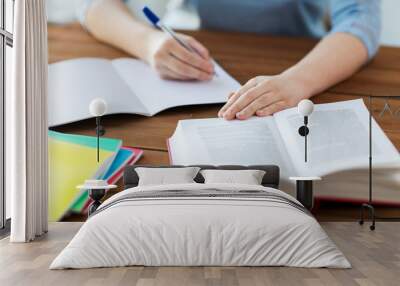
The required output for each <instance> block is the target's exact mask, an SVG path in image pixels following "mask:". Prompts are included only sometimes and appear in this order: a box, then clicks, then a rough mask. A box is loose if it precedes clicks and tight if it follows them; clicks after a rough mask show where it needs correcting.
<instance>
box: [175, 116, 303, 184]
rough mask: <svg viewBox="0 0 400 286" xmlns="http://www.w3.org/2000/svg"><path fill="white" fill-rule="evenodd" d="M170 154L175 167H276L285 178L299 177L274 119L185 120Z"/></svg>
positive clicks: (181, 122)
mask: <svg viewBox="0 0 400 286" xmlns="http://www.w3.org/2000/svg"><path fill="white" fill-rule="evenodd" d="M170 151H171V157H172V161H173V163H174V164H183V165H187V164H212V165H229V164H234V165H256V164H261V165H265V164H275V165H278V166H279V167H280V168H281V173H282V175H284V176H285V177H288V176H289V175H290V176H292V175H295V174H294V171H293V168H292V166H291V164H290V159H289V156H288V154H287V152H286V150H285V147H284V144H283V142H282V139H281V138H280V135H279V132H278V130H277V128H276V126H275V122H274V120H273V118H272V117H268V118H252V119H249V120H246V121H238V120H235V121H226V120H224V119H220V118H212V119H195V120H181V121H179V123H178V127H177V129H176V131H175V133H174V135H173V136H172V138H171V139H170Z"/></svg>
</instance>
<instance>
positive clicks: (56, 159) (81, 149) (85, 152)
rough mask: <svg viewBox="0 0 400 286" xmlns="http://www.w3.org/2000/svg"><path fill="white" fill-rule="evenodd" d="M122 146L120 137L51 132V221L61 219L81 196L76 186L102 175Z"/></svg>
mask: <svg viewBox="0 0 400 286" xmlns="http://www.w3.org/2000/svg"><path fill="white" fill-rule="evenodd" d="M121 145H122V141H121V140H117V139H111V138H101V139H100V160H99V162H97V139H96V137H91V136H82V135H72V134H63V133H59V132H54V131H49V220H50V221H58V220H60V219H61V218H62V217H63V215H65V213H66V212H67V211H68V210H69V208H70V206H72V205H73V204H74V202H75V200H77V199H78V198H79V196H80V192H79V190H78V189H77V188H76V186H77V185H79V184H82V183H83V182H84V181H85V180H87V179H97V178H101V177H102V176H103V175H104V173H105V172H106V171H107V170H108V168H109V166H110V164H111V163H112V162H113V160H114V158H115V156H116V154H117V152H118V150H119V149H120V147H121Z"/></svg>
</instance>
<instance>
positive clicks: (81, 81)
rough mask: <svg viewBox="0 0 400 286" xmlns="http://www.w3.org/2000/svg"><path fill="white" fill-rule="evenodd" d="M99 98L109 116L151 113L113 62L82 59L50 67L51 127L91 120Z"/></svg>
mask: <svg viewBox="0 0 400 286" xmlns="http://www.w3.org/2000/svg"><path fill="white" fill-rule="evenodd" d="M95 98H103V99H104V100H105V101H106V102H107V104H108V112H107V114H112V113H138V114H144V115H146V114H147V113H148V111H147V110H146V108H145V107H144V105H143V104H142V103H141V102H140V100H139V99H138V98H136V97H135V95H134V93H132V91H131V90H130V89H129V88H128V86H127V85H126V84H125V82H124V81H123V80H122V79H121V78H120V77H119V76H118V73H117V72H115V70H114V68H113V65H112V64H111V61H109V60H105V59H95V58H81V59H74V60H67V61H63V62H59V63H55V64H51V65H49V96H48V112H49V126H56V125H60V124H65V123H69V122H73V121H77V120H82V119H86V118H90V117H91V115H90V114H89V104H90V102H91V101H92V100H93V99H95Z"/></svg>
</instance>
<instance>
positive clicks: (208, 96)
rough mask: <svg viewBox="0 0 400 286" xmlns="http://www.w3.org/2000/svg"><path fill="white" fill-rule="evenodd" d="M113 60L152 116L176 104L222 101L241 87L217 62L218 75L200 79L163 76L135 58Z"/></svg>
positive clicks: (120, 73)
mask: <svg viewBox="0 0 400 286" xmlns="http://www.w3.org/2000/svg"><path fill="white" fill-rule="evenodd" d="M112 63H113V65H114V67H115V69H116V70H117V71H118V73H119V75H120V77H121V78H123V79H124V81H125V82H126V84H127V85H128V86H129V87H130V89H131V90H132V91H133V92H134V93H135V94H136V95H137V96H138V97H139V98H140V100H141V101H142V102H143V103H144V105H145V106H146V108H147V109H148V110H149V111H150V113H151V115H154V114H156V113H158V112H160V111H162V110H165V109H168V108H171V107H175V106H183V105H194V104H209V103H223V102H225V101H226V99H227V96H228V95H229V93H230V92H232V91H235V90H237V89H238V88H239V87H240V84H239V83H238V82H237V81H236V80H235V79H233V78H232V77H231V76H230V75H229V74H227V73H226V72H225V71H224V70H223V69H222V68H221V67H220V66H219V65H218V64H216V65H215V68H216V72H217V74H218V76H214V78H213V79H212V80H211V81H205V82H204V81H203V82H201V81H174V80H165V79H162V78H160V76H159V75H158V74H157V72H156V71H155V70H153V69H152V68H151V67H150V66H149V65H148V64H146V63H144V62H143V61H139V60H135V59H129V58H122V59H117V60H113V61H112Z"/></svg>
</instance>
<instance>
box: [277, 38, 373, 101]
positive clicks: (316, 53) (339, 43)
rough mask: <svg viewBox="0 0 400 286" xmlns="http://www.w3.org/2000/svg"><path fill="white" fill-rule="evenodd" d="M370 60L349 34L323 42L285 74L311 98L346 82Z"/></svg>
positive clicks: (365, 51)
mask: <svg viewBox="0 0 400 286" xmlns="http://www.w3.org/2000/svg"><path fill="white" fill-rule="evenodd" d="M367 60H368V52H367V49H366V47H365V46H364V45H363V43H362V42H361V41H360V40H359V39H357V38H356V37H354V36H352V35H350V34H346V33H335V34H332V35H329V36H327V37H325V38H324V39H323V40H321V41H320V42H319V43H318V44H317V46H316V47H315V48H314V49H313V50H312V51H311V52H310V53H308V54H307V56H305V57H304V58H303V59H302V60H301V61H300V62H299V63H297V64H296V65H294V66H293V67H291V68H290V69H288V70H286V71H285V72H284V73H283V74H284V75H285V76H287V77H288V78H289V79H294V80H299V81H301V82H302V83H303V86H304V87H305V89H306V94H307V95H308V97H311V96H313V95H316V94H318V93H321V92H323V91H324V90H326V89H328V88H329V87H331V86H333V85H335V84H337V83H339V82H341V81H343V80H345V79H346V78H348V77H349V76H351V75H352V74H354V73H355V72H356V71H357V70H358V69H359V68H360V67H362V66H363V65H364V64H365V63H366V62H367Z"/></svg>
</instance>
